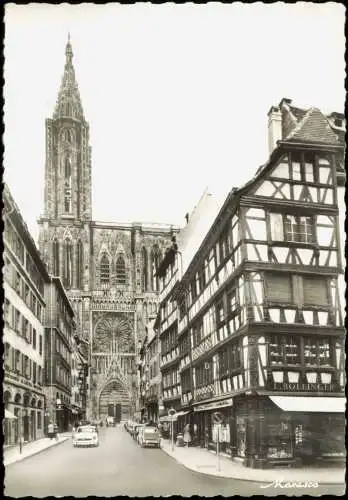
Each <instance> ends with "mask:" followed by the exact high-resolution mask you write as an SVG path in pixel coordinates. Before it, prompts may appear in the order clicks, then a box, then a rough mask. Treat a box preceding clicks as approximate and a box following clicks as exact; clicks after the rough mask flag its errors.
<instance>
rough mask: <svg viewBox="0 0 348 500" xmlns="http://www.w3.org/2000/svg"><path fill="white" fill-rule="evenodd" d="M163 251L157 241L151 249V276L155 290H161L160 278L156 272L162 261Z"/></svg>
mask: <svg viewBox="0 0 348 500" xmlns="http://www.w3.org/2000/svg"><path fill="white" fill-rule="evenodd" d="M161 256H162V254H161V251H160V249H159V246H158V245H157V243H156V244H155V245H153V246H152V249H151V278H152V283H151V288H152V290H153V291H154V292H157V291H159V278H158V276H156V272H157V269H158V266H159V263H160V261H161Z"/></svg>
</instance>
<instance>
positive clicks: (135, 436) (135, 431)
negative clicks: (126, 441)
mask: <svg viewBox="0 0 348 500" xmlns="http://www.w3.org/2000/svg"><path fill="white" fill-rule="evenodd" d="M142 427H144V424H136V425H135V426H134V429H133V439H135V441H136V442H137V443H138V442H139V440H138V438H139V432H140V429H141V428H142Z"/></svg>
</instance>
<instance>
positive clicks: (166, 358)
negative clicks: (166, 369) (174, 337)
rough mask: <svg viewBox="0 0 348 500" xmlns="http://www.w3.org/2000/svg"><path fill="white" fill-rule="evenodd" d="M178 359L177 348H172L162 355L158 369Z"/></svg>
mask: <svg viewBox="0 0 348 500" xmlns="http://www.w3.org/2000/svg"><path fill="white" fill-rule="evenodd" d="M178 357H179V347H174V348H173V349H172V350H171V351H170V352H168V353H167V354H163V355H162V357H161V364H160V367H161V368H162V367H163V366H165V365H166V364H169V363H171V362H172V361H175V360H176V359H177V358H178Z"/></svg>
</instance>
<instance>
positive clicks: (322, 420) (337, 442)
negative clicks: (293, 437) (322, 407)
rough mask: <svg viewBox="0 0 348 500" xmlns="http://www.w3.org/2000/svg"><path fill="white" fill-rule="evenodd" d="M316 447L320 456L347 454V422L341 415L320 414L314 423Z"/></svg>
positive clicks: (341, 455)
mask: <svg viewBox="0 0 348 500" xmlns="http://www.w3.org/2000/svg"><path fill="white" fill-rule="evenodd" d="M313 427H314V429H313V434H314V436H313V437H314V442H315V447H316V448H317V450H316V451H317V453H318V455H319V456H323V457H343V456H344V455H345V439H344V437H345V422H344V416H341V415H320V416H319V417H318V418H317V419H316V422H315V423H314V425H313Z"/></svg>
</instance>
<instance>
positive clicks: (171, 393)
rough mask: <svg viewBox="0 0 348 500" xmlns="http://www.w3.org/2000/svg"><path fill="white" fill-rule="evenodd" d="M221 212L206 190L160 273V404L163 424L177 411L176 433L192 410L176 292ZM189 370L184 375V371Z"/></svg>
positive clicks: (187, 350)
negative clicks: (185, 396)
mask: <svg viewBox="0 0 348 500" xmlns="http://www.w3.org/2000/svg"><path fill="white" fill-rule="evenodd" d="M217 212H218V204H217V202H216V200H215V198H214V197H213V196H212V194H211V193H209V192H208V190H206V191H205V192H204V193H203V195H202V196H201V198H200V200H199V202H198V203H197V205H196V206H195V208H194V209H193V210H192V212H191V213H190V214H186V225H185V226H184V227H183V228H182V229H181V230H180V231H179V233H178V234H177V235H176V236H175V237H174V238H173V240H172V245H171V247H169V248H167V251H166V254H165V257H164V259H163V260H162V261H161V263H160V265H159V268H158V270H157V276H158V278H159V282H160V283H159V286H160V297H159V300H160V305H159V310H158V314H157V317H156V321H155V324H154V328H155V331H156V334H157V336H158V338H159V341H160V353H161V354H160V370H161V385H162V394H161V396H162V397H161V399H160V401H159V408H160V412H159V414H160V415H161V420H162V421H163V422H164V426H165V422H166V418H167V416H168V411H169V410H170V409H174V410H176V411H177V413H176V421H175V423H174V430H175V432H179V431H182V429H183V427H184V424H185V423H186V421H187V415H188V413H189V410H188V409H187V408H185V407H183V404H182V390H186V389H187V388H188V387H191V382H192V369H191V368H190V361H191V352H190V346H189V344H188V343H187V338H186V337H184V336H182V337H181V339H179V338H178V322H179V320H180V319H181V318H182V315H183V310H182V307H181V308H180V307H179V306H181V304H180V302H179V301H178V302H177V301H176V300H175V297H174V293H175V289H176V287H177V286H178V284H179V283H180V280H181V279H182V277H183V274H184V273H185V270H186V269H187V268H188V266H189V264H190V262H191V260H192V258H193V256H194V255H195V253H196V251H197V250H198V248H199V246H200V244H201V243H202V240H203V238H204V236H205V235H206V233H207V231H208V229H209V227H210V225H211V223H212V222H213V220H214V218H215V216H216V214H217ZM185 366H187V367H188V370H187V371H186V372H185V373H183V372H182V368H183V367H185Z"/></svg>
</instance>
